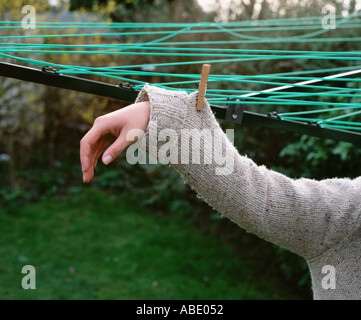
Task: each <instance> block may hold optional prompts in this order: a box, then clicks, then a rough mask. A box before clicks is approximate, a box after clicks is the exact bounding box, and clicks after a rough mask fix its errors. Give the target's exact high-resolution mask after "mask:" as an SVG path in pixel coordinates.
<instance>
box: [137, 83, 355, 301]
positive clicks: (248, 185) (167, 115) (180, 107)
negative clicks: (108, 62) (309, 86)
mask: <svg viewBox="0 0 361 320" xmlns="http://www.w3.org/2000/svg"><path fill="white" fill-rule="evenodd" d="M196 98H197V93H192V94H189V95H188V94H187V93H186V92H181V91H168V90H164V89H160V88H157V87H154V86H149V85H145V86H144V88H143V89H142V90H141V92H140V94H139V96H138V98H137V102H141V101H150V105H151V114H150V121H149V124H148V128H147V131H146V133H145V135H144V136H143V138H141V139H140V140H139V141H138V142H137V143H138V144H141V143H144V141H146V143H147V146H148V151H149V153H150V155H151V156H152V157H153V158H154V157H156V156H157V155H158V161H159V162H161V163H166V161H165V160H167V156H168V159H170V160H171V163H173V166H174V167H175V168H176V169H177V170H178V171H179V172H180V174H181V175H182V177H183V179H184V180H185V182H186V183H188V184H189V185H190V186H191V187H192V189H194V190H195V191H196V192H197V193H198V195H199V196H200V197H202V198H203V199H204V200H205V201H206V202H207V203H208V204H209V205H210V206H212V207H213V208H214V209H216V210H217V211H219V212H220V213H221V214H223V215H225V216H227V217H228V218H229V219H230V220H232V221H233V222H235V223H236V224H238V225H239V226H240V227H241V228H243V229H245V230H247V231H249V232H252V233H254V234H256V235H257V236H259V237H261V238H263V239H265V240H267V241H270V242H272V243H275V244H277V245H279V246H282V247H284V248H286V249H288V250H290V251H292V252H294V253H296V254H298V255H300V256H302V257H304V258H305V259H306V260H307V262H308V265H309V268H310V271H311V278H312V289H313V294H314V299H361V177H359V178H356V179H348V178H342V179H338V178H335V179H325V180H322V181H315V180H312V179H305V178H301V179H297V180H294V179H291V178H288V177H286V176H284V175H282V174H280V173H277V172H275V171H272V170H269V169H267V168H266V167H264V166H257V165H256V164H255V163H254V162H253V161H252V160H251V159H249V158H247V157H245V156H241V155H240V154H239V153H238V152H237V150H236V149H235V147H234V146H233V144H232V143H231V142H230V140H229V139H228V138H227V136H226V134H225V133H224V132H223V131H222V129H221V128H220V126H219V124H218V122H217V121H216V119H215V117H214V115H213V113H212V111H211V109H210V107H209V105H208V103H207V101H206V100H205V102H204V107H203V110H202V111H201V112H198V111H196ZM164 129H166V132H167V135H168V140H166V139H165V138H164V132H163V140H165V141H158V143H156V144H154V143H149V141H150V140H149V139H150V137H151V136H152V135H153V136H154V135H155V134H158V135H160V134H161V132H162V130H163V131H164ZM167 129H168V131H167ZM169 129H170V130H169ZM185 129H195V130H192V131H191V141H189V143H183V142H181V139H182V138H180V137H183V136H182V134H183V133H184V132H185V131H186V130H185ZM203 129H206V130H205V131H203V133H204V132H206V134H202V131H201V130H203ZM207 130H208V131H207ZM210 133H211V134H210ZM198 138H199V139H200V141H201V143H200V144H199V145H198V146H197V148H198V149H197V150H198V151H199V149H200V164H193V163H192V160H199V156H195V151H197V150H196V149H192V148H191V147H190V146H191V144H192V141H195V140H197V139H198ZM159 140H161V139H159ZM182 146H183V147H184V146H188V147H189V149H188V150H190V152H189V157H188V158H190V161H189V163H188V164H187V162H186V161H185V160H184V159H185V158H184V159H183V158H182V155H183V154H184V152H185V151H184V150H180V149H181V147H182ZM209 146H211V147H213V150H212V148H209ZM216 147H217V148H216ZM164 148H165V149H168V152H165V151H164ZM162 149H163V150H162ZM176 149H178V151H179V152H178V154H176V156H175V157H174V156H173V158H172V157H169V150H170V151H175V150H176ZM184 149H186V148H184ZM204 149H205V150H204ZM217 150H218V151H217ZM161 151H163V156H161V153H162V152H161ZM204 151H205V152H204ZM173 153H174V152H173ZM217 155H218V158H219V156H221V155H223V156H227V155H228V156H229V159H230V161H229V162H230V163H231V171H230V172H229V173H227V170H225V172H220V167H221V165H220V163H221V161H217ZM162 157H163V160H162V159H161V158H162ZM182 160H183V161H182ZM218 160H219V159H218ZM193 162H196V161H193ZM223 165H224V166H225V162H223ZM217 170H218V173H217ZM330 170H331V168H330Z"/></svg>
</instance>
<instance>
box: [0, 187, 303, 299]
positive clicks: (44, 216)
mask: <svg viewBox="0 0 361 320" xmlns="http://www.w3.org/2000/svg"><path fill="white" fill-rule="evenodd" d="M0 226H1V230H0V232H1V246H0V299H286V298H298V297H297V296H294V295H293V294H292V293H291V294H290V293H289V292H287V290H285V286H284V283H282V282H281V281H279V280H277V279H268V278H267V277H265V276H263V275H262V274H260V273H259V272H257V271H256V268H254V265H252V261H245V260H243V259H241V258H240V257H239V256H237V255H235V253H234V252H233V251H232V249H231V248H230V247H229V246H227V245H225V244H224V243H221V242H220V241H219V240H218V239H217V238H216V237H212V236H209V235H205V234H203V233H202V232H201V231H200V230H199V229H196V228H195V227H194V226H192V225H191V223H190V222H188V221H187V220H185V219H184V218H182V217H179V216H176V215H172V216H164V215H162V216H159V215H156V214H154V213H151V212H149V211H148V209H147V208H144V207H141V206H139V205H137V203H136V201H134V200H133V201H132V200H130V199H126V198H125V197H124V196H122V195H119V196H111V195H108V194H106V193H104V192H102V191H99V190H95V189H93V188H85V189H81V192H77V193H73V194H72V195H71V196H69V197H67V198H66V199H55V200H44V201H41V202H39V203H36V204H32V205H27V206H24V207H17V206H13V207H7V208H2V209H1V212H0ZM26 264H30V265H33V266H34V267H35V268H36V272H37V273H36V281H37V283H36V284H37V288H36V290H23V289H22V287H21V280H22V277H23V276H24V275H23V274H21V269H22V267H23V266H24V265H26Z"/></svg>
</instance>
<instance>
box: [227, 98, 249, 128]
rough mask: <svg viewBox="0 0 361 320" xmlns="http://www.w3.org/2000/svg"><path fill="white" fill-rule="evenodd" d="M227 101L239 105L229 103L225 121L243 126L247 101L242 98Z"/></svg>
mask: <svg viewBox="0 0 361 320" xmlns="http://www.w3.org/2000/svg"><path fill="white" fill-rule="evenodd" d="M227 101H236V102H238V103H228V104H227V112H226V118H225V120H226V121H227V122H231V123H237V124H241V123H242V119H243V112H244V109H245V108H246V104H245V99H242V98H227Z"/></svg>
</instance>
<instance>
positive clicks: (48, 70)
mask: <svg viewBox="0 0 361 320" xmlns="http://www.w3.org/2000/svg"><path fill="white" fill-rule="evenodd" d="M41 71H42V72H46V73H52V74H56V69H54V68H53V67H49V66H46V67H42V68H41Z"/></svg>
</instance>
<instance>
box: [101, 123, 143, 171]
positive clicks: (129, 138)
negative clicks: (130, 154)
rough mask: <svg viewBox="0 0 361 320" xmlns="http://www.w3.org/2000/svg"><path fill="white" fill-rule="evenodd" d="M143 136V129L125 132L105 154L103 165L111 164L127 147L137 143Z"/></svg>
mask: <svg viewBox="0 0 361 320" xmlns="http://www.w3.org/2000/svg"><path fill="white" fill-rule="evenodd" d="M143 134H144V131H143V130H141V129H136V128H134V129H131V130H128V131H127V130H123V131H122V133H121V134H120V135H119V137H118V138H117V139H116V140H115V141H114V142H113V144H112V145H111V146H110V147H109V148H108V149H107V150H106V151H105V152H104V154H103V157H102V161H103V163H104V164H105V165H108V164H109V163H111V162H112V161H113V160H114V159H115V158H116V157H118V156H119V154H120V153H122V151H123V150H124V149H125V148H126V147H128V146H130V145H131V144H132V143H134V142H136V141H137V140H138V139H139V138H141V137H142V136H143Z"/></svg>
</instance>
